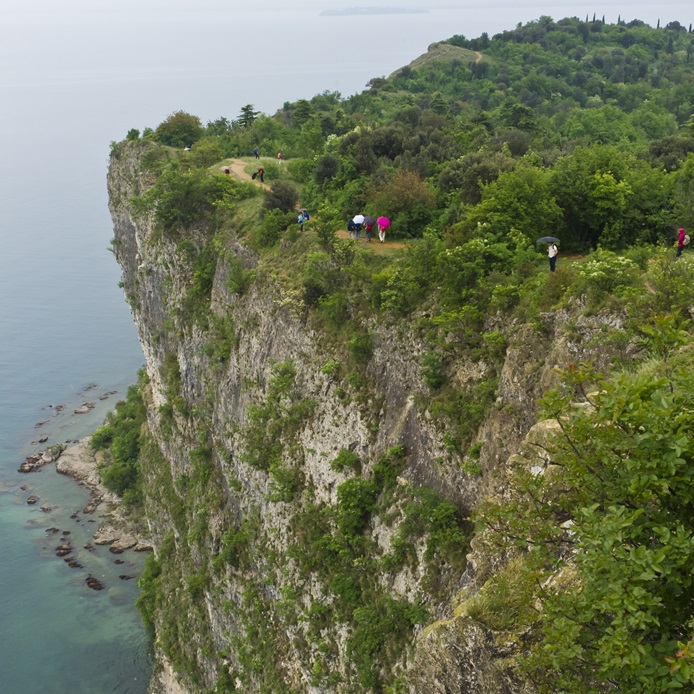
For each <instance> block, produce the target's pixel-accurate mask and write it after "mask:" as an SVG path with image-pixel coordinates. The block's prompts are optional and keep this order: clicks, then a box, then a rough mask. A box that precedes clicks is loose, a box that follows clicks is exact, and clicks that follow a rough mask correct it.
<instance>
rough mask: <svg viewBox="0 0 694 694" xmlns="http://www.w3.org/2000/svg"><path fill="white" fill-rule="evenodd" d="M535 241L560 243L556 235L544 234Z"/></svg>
mask: <svg viewBox="0 0 694 694" xmlns="http://www.w3.org/2000/svg"><path fill="white" fill-rule="evenodd" d="M535 243H559V239H557V238H555V237H554V236H543V237H542V238H541V239H538V240H537V241H536V242H535Z"/></svg>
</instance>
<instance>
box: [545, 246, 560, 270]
mask: <svg viewBox="0 0 694 694" xmlns="http://www.w3.org/2000/svg"><path fill="white" fill-rule="evenodd" d="M557 253H559V249H558V248H557V244H556V243H554V242H553V241H549V242H548V243H547V255H548V256H549V269H550V270H551V271H552V272H554V268H555V267H556V265H557Z"/></svg>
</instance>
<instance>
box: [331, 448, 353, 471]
mask: <svg viewBox="0 0 694 694" xmlns="http://www.w3.org/2000/svg"><path fill="white" fill-rule="evenodd" d="M330 468H331V469H332V470H335V472H344V471H345V470H352V471H354V472H359V471H360V470H361V459H360V458H359V456H358V455H357V454H356V453H353V452H352V451H350V450H349V449H348V448H343V449H341V450H340V452H339V453H338V454H337V456H336V457H335V458H334V459H333V460H332V461H331V462H330Z"/></svg>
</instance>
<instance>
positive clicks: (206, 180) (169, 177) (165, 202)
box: [138, 168, 249, 232]
mask: <svg viewBox="0 0 694 694" xmlns="http://www.w3.org/2000/svg"><path fill="white" fill-rule="evenodd" d="M248 195H249V193H248V192H247V190H246V189H244V187H243V186H242V185H241V184H239V183H237V182H236V181H234V180H233V179H232V178H231V177H230V176H224V175H222V174H219V175H217V174H210V173H209V172H208V171H207V170H205V169H193V170H192V171H188V172H185V171H182V170H180V169H175V168H174V169H166V170H165V171H164V172H163V173H162V174H161V176H160V177H159V178H158V179H157V183H156V185H155V186H154V187H153V188H151V189H150V190H149V191H148V192H147V193H146V195H145V196H144V197H143V198H140V199H139V202H138V204H139V205H140V206H141V207H143V208H144V209H153V210H154V218H155V220H156V221H157V223H158V224H159V225H160V226H161V228H162V229H163V230H164V231H167V232H173V231H175V230H180V228H181V227H186V226H189V225H192V224H194V223H198V224H204V223H207V224H210V223H214V221H215V213H216V211H217V210H222V209H226V208H228V207H229V206H230V205H232V204H233V203H234V202H235V201H237V200H240V199H242V198H243V197H248Z"/></svg>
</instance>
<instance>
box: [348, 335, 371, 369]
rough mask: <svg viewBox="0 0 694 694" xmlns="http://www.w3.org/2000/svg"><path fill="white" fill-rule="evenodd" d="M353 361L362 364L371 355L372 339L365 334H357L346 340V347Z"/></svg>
mask: <svg viewBox="0 0 694 694" xmlns="http://www.w3.org/2000/svg"><path fill="white" fill-rule="evenodd" d="M346 347H347V349H348V351H349V353H350V355H351V356H352V358H353V359H354V361H356V362H358V363H361V364H363V363H364V362H367V361H369V359H371V355H372V354H373V337H372V336H371V334H370V333H367V332H358V333H356V334H355V335H353V336H352V337H350V338H349V340H347V345H346Z"/></svg>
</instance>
